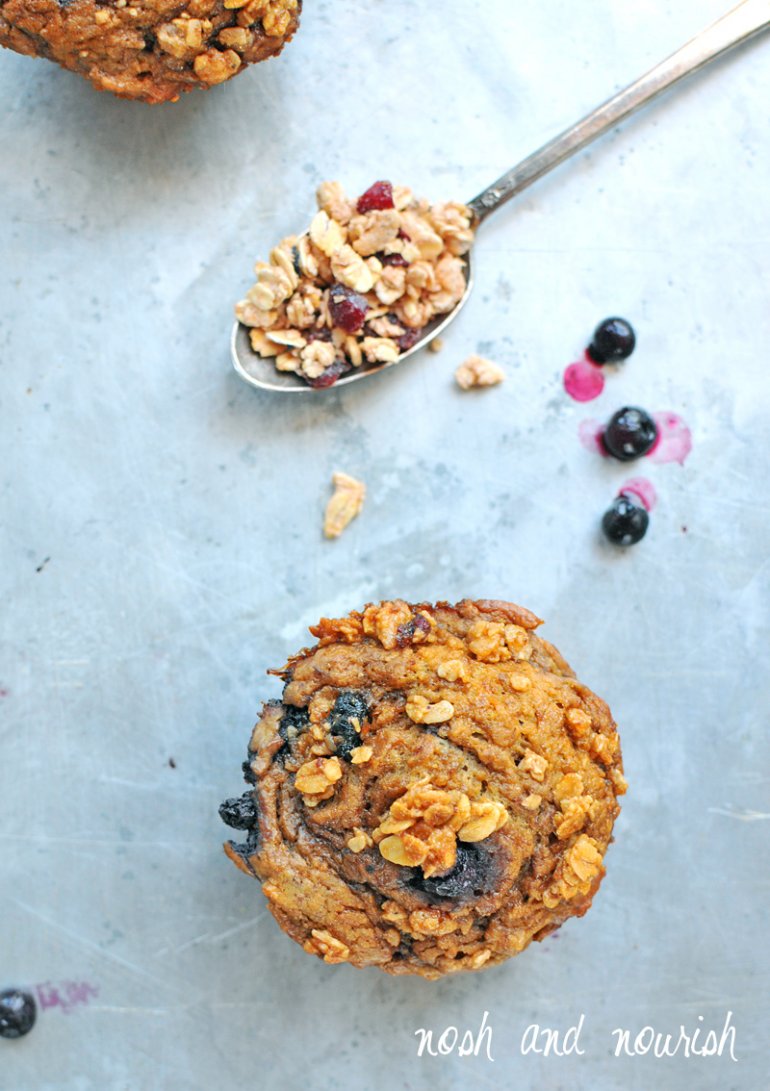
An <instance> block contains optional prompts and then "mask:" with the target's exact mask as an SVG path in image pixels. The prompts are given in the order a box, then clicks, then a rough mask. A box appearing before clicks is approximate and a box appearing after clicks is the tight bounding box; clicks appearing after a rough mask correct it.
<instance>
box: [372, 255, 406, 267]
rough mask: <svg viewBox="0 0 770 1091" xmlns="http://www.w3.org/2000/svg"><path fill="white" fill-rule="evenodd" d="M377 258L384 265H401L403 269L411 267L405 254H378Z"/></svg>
mask: <svg viewBox="0 0 770 1091" xmlns="http://www.w3.org/2000/svg"><path fill="white" fill-rule="evenodd" d="M377 257H378V258H379V260H380V262H381V263H382V264H383V265H400V266H402V267H405V266H408V265H409V262H408V261H407V260H406V258H405V257H404V256H403V254H378V255H377Z"/></svg>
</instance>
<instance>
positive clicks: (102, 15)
mask: <svg viewBox="0 0 770 1091" xmlns="http://www.w3.org/2000/svg"><path fill="white" fill-rule="evenodd" d="M301 7H302V2H301V0H101V2H97V0H0V45H4V46H7V47H8V48H9V49H15V50H16V52H17V53H26V54H28V55H29V56H32V57H47V58H48V59H49V60H51V61H56V62H57V63H58V64H60V65H62V66H63V67H64V68H69V69H71V70H72V71H73V72H78V73H79V74H80V75H81V76H85V77H86V79H89V80H90V81H91V83H92V84H93V85H94V87H96V88H97V89H98V90H100V91H112V92H113V94H115V95H119V96H120V97H121V98H129V99H141V100H142V101H144V102H167V101H169V100H174V99H178V98H179V95H180V94H181V92H182V91H190V90H192V88H193V87H202V88H207V87H211V86H212V85H213V84H215V83H223V82H224V81H225V80H228V79H230V77H231V76H234V75H236V73H238V72H240V71H242V70H243V69H244V68H245V67H246V65H248V64H253V63H254V62H256V61H263V60H265V59H266V58H267V57H272V56H274V55H275V54H276V53H280V52H281V49H282V48H283V46H284V43H285V42H287V41H289V39H290V38H291V37H292V35H293V34H294V32H295V31H296V29H297V25H298V22H299V13H300V10H301Z"/></svg>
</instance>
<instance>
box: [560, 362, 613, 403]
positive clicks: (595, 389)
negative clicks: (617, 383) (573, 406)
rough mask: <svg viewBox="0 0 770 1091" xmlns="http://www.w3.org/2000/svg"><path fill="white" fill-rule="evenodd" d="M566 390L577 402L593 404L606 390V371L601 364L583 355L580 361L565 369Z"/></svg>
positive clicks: (564, 381)
mask: <svg viewBox="0 0 770 1091" xmlns="http://www.w3.org/2000/svg"><path fill="white" fill-rule="evenodd" d="M562 381H563V383H564V389H565V390H566V391H567V393H568V394H569V396H570V398H572V399H573V400H574V401H576V402H592V401H593V400H594V398H598V397H599V395H600V394H601V392H602V391H603V390H604V371H603V370H602V366H601V364H597V363H595V362H594V361H593V360H592V359H591V357H590V356H589V355H588V351H586V352H584V353H583V356H582V358H581V359H580V360H576V361H575V362H574V363H573V364H568V365H567V367H566V368H565V369H564V376H563V380H562Z"/></svg>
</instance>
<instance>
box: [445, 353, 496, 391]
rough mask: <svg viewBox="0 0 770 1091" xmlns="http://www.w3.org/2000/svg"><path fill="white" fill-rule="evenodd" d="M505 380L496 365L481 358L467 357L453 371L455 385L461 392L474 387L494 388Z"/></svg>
mask: <svg viewBox="0 0 770 1091" xmlns="http://www.w3.org/2000/svg"><path fill="white" fill-rule="evenodd" d="M504 378H505V372H504V371H503V369H502V368H501V367H500V366H499V365H498V364H493V363H492V361H491V360H485V359H484V357H483V356H469V357H468V358H467V360H464V361H463V362H462V363H461V364H460V366H459V367H458V368H457V370H456V371H455V379H456V380H457V385H458V386H459V387H461V388H462V389H463V390H471V389H472V388H473V387H476V386H496V385H497V383H501V382H502V381H503V379H504Z"/></svg>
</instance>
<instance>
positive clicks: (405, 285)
mask: <svg viewBox="0 0 770 1091" xmlns="http://www.w3.org/2000/svg"><path fill="white" fill-rule="evenodd" d="M237 2H238V0H228V3H237ZM258 2H259V0H250V6H249V7H247V8H246V9H245V10H247V11H248V10H250V7H251V5H253V4H255V3H258ZM262 6H263V7H265V8H266V7H268V5H265V4H263V5H262ZM268 15H269V13H268ZM268 15H265V16H263V25H264V26H265V33H270V31H269V30H268V29H267V24H266V23H265V19H266V18H268ZM186 33H188V32H187V31H185V34H186ZM237 41H238V42H239V41H240V38H238V39H236V38H234V37H233V36H232V35H230V36H229V38H228V37H227V36H226V37H225V38H223V39H222V44H223V45H228V44H229V45H232V46H235V45H236V42H237ZM167 42H168V45H167V48H170V49H174V50H177V49H182V50H187V49H188V48H189V47H188V45H187V44H186V38H185V36H184V34H182V32H181V31H177V29H176V28H175V27H173V26H172V27H171V30H170V31H169V32H168V34H167ZM229 52H232V50H227V51H225V53H222V54H217V55H216V56H213V57H209V56H207V57H206V59H205V61H204V60H203V59H202V58H201V59H196V64H197V63H198V60H200V64H201V65H202V66H205V67H206V73H207V74H206V76H205V78H206V79H207V80H208V81H209V82H215V81H217V80H219V79H226V78H228V75H229V74H231V73H228V74H225V70H226V68H227V66H228V65H229V64H235V63H236V61H237V60H238V57H237V54H233V58H234V59H233V58H230V57H228V55H227V54H228V53H229ZM180 55H184V53H183V54H180ZM223 58H224V59H223ZM201 78H204V77H203V75H202V73H201ZM316 198H317V203H318V212H317V213H316V215H315V216H314V217H313V220H312V222H311V224H310V227H309V229H308V232H307V234H305V235H302V236H294V235H292V236H289V237H287V238H285V239H283V240H282V241H281V242H280V243H279V244H278V246H277V247H275V248H274V249H273V251H272V252H271V254H270V260H269V262H258V263H257V265H256V267H255V273H256V283H255V284H254V286H253V287H252V288H251V289H250V290H249V291H248V292H247V293H246V296H245V298H244V299H242V300H241V301H240V303H238V304H237V306H236V308H235V313H236V316H237V318H238V320H239V321H240V322H242V323H243V325H245V326H248V327H249V328H250V329H251V330H252V331H253V330H259V331H263V332H264V333H265V334H267V339H265V338H263V337H254V336H252V337H251V346H252V348H253V349H254V351H255V352H256V353H257V354H258V355H259V356H262V357H264V358H266V359H274V360H275V362H276V366H278V367H279V368H280V369H281V370H283V371H293V372H296V374H297V375H299V376H301V377H302V378H304V379H306V380H308V381H310V382H312V383H313V384H314V385H322V386H331V385H332V383H333V382H334V381H336V379H337V378H339V376H340V375H341V374H343V373H344V372H345V371H346V370H349V369H351V368H356V367H361V366H362V365H363V364H364V363H367V364H371V365H377V364H389V363H394V362H395V361H396V360H397V359H398V358H399V356H400V354H401V353H402V352H403V351H405V349H406V348H407V347H408V344H409V338H410V335H412V334H413V333H417V334H419V331H420V330H422V328H423V327H424V326H426V325H428V323H429V322H431V321H432V320H433V319H434V318H436V317H438V316H439V315H442V314H448V313H449V312H450V311H451V310H453V309H454V307H455V306H456V305H457V304H458V303H459V301H460V299H461V298H462V296H463V293H464V292H465V262H464V261H463V255H464V254H465V253H466V252H467V250H468V249H469V248H470V246H471V243H472V242H473V233H474V220H473V213H472V212H471V210H470V209H469V208H467V207H466V206H465V205H462V204H459V203H458V202H453V201H450V202H446V203H444V204H437V205H431V204H429V202H428V201H425V200H423V199H420V198H417V197H415V196H414V195H413V194H412V192H411V190H409V189H408V188H407V187H406V186H391V185H390V183H387V182H378V183H376V184H375V186H373V187H371V189H370V190H367V193H366V194H364V195H363V197H361V198H359V201H358V202H357V203H356V202H353V201H351V200H350V199H349V198H348V197H347V195H346V194H345V191H344V190H343V188H342V186H341V185H340V183H339V182H322V183H321V185H320V186H319V187H318V192H317V194H316ZM340 286H342V287H343V288H345V289H346V290H348V291H351V292H355V293H356V294H357V295H358V296H359V297H360V298H361V300H362V301H363V305H362V306H361V308H360V312H359V313H360V316H361V324H360V326H357V325H355V324H354V326H353V328H352V329H351V326H350V320H347V321H346V320H345V319H341V321H342V324H341V325H336V324H335V317H336V318H337V320H340V312H339V309H337V310H336V311H335V308H334V306H332V305H330V304H331V296H332V293H333V292H334V291H335V289H337V290H339V288H340ZM364 317H365V319H366V321H363V319H364ZM297 329H302V330H306V331H309V332H310V333H311V334H313V335H315V336H314V338H313V340H314V341H315V342H316V343H323V344H324V352H323V359H321V357H320V355H319V353H318V351H317V350H314V351H313V352H308V351H307V349H303V348H301V346H296V345H292V346H291V348H290V350H289V351H288V352H285V353H281V355H280V356H277V355H276V353H275V352H273V351H272V350H271V344H272V343H275V337H274V335H276V334H277V335H279V336H280V335H281V334H285V333H286V332H287V331H289V332H291V331H296V330H297ZM321 339H322V340H321ZM280 343H281V344H284V345H290V344H291V343H290V342H287V341H281V342H280ZM279 361H280V363H279ZM322 364H323V367H322V366H321V365H322ZM491 367H492V368H494V367H495V365H491ZM325 377H326V378H328V379H329V380H330V381H328V382H326V381H324V382H318V380H319V379H323V378H325ZM494 381H499V380H494ZM476 385H478V384H476Z"/></svg>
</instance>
